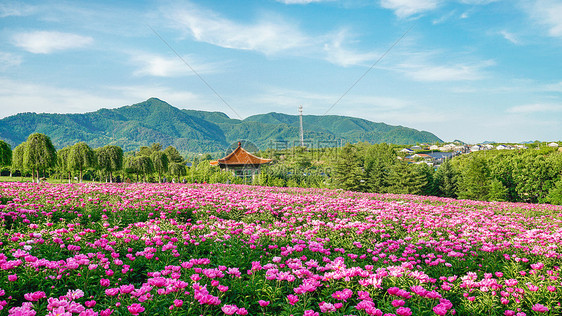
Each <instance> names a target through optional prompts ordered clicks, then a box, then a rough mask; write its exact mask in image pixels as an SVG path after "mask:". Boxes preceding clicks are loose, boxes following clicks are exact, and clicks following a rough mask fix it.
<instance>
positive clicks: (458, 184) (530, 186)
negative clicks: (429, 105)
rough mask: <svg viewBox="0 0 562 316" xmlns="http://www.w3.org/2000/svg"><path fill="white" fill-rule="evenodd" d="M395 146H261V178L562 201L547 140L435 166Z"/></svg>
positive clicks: (561, 164) (558, 171)
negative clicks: (544, 143) (285, 148)
mask: <svg viewBox="0 0 562 316" xmlns="http://www.w3.org/2000/svg"><path fill="white" fill-rule="evenodd" d="M398 148H399V147H398V146H395V145H390V144H385V143H383V144H368V143H357V144H354V145H351V144H346V145H345V146H343V147H341V148H324V149H317V150H316V151H317V153H316V154H314V153H311V152H309V151H307V150H306V149H304V148H300V149H298V148H297V149H296V150H295V149H293V150H292V151H291V152H288V151H284V152H283V151H269V152H268V151H265V152H262V154H263V155H265V156H267V157H268V158H275V160H276V161H277V163H276V164H274V165H271V166H268V167H266V168H264V169H263V170H262V172H261V174H260V179H259V181H260V184H263V185H272V186H299V187H319V188H330V187H331V188H341V189H344V190H351V191H358V192H373V193H396V194H416V195H431V196H439V197H451V198H461V199H471V200H485V201H509V202H528V203H551V204H562V152H560V151H557V150H556V148H550V147H547V146H543V147H536V148H533V149H520V150H488V151H479V152H475V153H470V154H465V155H460V156H457V157H454V158H451V159H447V160H445V161H444V162H443V163H442V164H441V165H440V166H439V167H437V168H436V167H434V166H430V165H428V164H426V163H423V162H422V163H412V162H411V161H409V162H407V161H406V159H404V157H401V156H400V155H399V154H398Z"/></svg>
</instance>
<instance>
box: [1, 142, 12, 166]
mask: <svg viewBox="0 0 562 316" xmlns="http://www.w3.org/2000/svg"><path fill="white" fill-rule="evenodd" d="M11 164H12V148H11V147H10V144H8V143H6V142H5V141H3V140H0V167H7V166H10V165H11Z"/></svg>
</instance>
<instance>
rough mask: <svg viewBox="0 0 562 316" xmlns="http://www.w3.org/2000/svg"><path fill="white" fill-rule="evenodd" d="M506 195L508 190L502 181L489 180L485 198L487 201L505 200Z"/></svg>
mask: <svg viewBox="0 0 562 316" xmlns="http://www.w3.org/2000/svg"><path fill="white" fill-rule="evenodd" d="M507 197H508V190H507V188H506V187H505V186H504V185H503V183H502V182H501V181H500V180H498V179H493V180H492V181H490V185H489V191H488V196H487V199H488V201H498V202H501V201H506V200H507Z"/></svg>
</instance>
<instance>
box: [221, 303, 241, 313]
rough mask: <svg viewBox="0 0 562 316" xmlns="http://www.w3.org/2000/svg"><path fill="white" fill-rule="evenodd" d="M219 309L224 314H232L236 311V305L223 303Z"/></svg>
mask: <svg viewBox="0 0 562 316" xmlns="http://www.w3.org/2000/svg"><path fill="white" fill-rule="evenodd" d="M221 310H222V311H223V312H224V313H225V314H226V315H234V314H236V312H237V311H238V307H237V306H236V305H224V306H223V307H222V308H221Z"/></svg>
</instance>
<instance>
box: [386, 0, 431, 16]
mask: <svg viewBox="0 0 562 316" xmlns="http://www.w3.org/2000/svg"><path fill="white" fill-rule="evenodd" d="M439 3H440V1H439V0H381V6H382V7H383V8H385V9H390V10H394V14H396V16H397V17H399V18H407V17H410V16H412V15H415V14H418V13H422V12H425V11H431V10H434V9H436V8H437V7H438V5H439Z"/></svg>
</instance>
